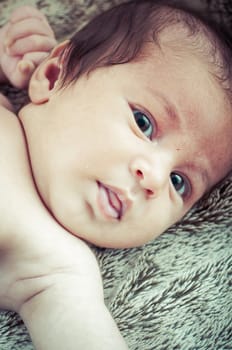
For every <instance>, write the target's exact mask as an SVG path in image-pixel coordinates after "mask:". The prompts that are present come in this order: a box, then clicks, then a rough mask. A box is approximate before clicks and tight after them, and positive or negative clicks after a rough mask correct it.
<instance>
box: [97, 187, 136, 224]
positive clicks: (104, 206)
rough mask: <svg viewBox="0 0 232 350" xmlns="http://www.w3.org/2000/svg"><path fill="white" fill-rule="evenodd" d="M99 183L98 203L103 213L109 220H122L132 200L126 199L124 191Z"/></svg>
mask: <svg viewBox="0 0 232 350" xmlns="http://www.w3.org/2000/svg"><path fill="white" fill-rule="evenodd" d="M97 183H98V188H99V196H98V203H99V207H100V209H101V211H103V213H104V215H105V216H107V217H109V218H113V219H117V220H122V218H123V217H124V216H125V213H126V212H127V211H128V209H129V208H130V206H131V204H132V202H131V200H129V199H128V198H127V197H126V195H125V192H124V191H123V190H121V189H119V188H116V187H113V186H110V185H105V184H103V183H101V182H97Z"/></svg>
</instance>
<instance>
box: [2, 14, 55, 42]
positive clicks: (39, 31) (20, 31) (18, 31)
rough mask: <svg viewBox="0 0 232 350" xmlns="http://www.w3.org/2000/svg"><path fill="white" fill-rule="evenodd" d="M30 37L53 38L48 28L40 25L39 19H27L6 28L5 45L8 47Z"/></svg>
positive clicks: (51, 31)
mask: <svg viewBox="0 0 232 350" xmlns="http://www.w3.org/2000/svg"><path fill="white" fill-rule="evenodd" d="M30 35H42V36H48V37H51V38H54V37H55V36H54V33H53V30H52V29H51V27H50V26H48V25H45V24H42V22H41V21H40V20H39V19H35V18H29V19H25V20H22V21H20V22H18V23H16V24H13V25H10V26H9V27H8V30H7V32H6V41H5V44H6V45H7V46H8V47H9V46H11V45H12V44H13V43H14V42H15V41H17V40H19V39H21V38H24V37H28V36H30Z"/></svg>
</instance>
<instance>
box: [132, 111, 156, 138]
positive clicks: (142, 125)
mask: <svg viewBox="0 0 232 350" xmlns="http://www.w3.org/2000/svg"><path fill="white" fill-rule="evenodd" d="M133 113H134V118H135V121H136V123H137V125H138V127H139V129H140V130H141V131H142V132H143V133H144V135H145V136H146V137H147V138H148V139H150V140H151V139H152V134H153V125H152V122H151V120H150V119H149V118H148V116H147V115H146V114H145V113H143V112H141V111H139V110H137V109H135V110H133Z"/></svg>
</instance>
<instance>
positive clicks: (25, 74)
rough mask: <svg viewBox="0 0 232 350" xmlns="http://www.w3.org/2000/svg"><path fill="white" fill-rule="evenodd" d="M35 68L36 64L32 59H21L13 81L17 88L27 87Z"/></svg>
mask: <svg viewBox="0 0 232 350" xmlns="http://www.w3.org/2000/svg"><path fill="white" fill-rule="evenodd" d="M34 70H35V65H34V63H33V62H32V61H29V60H21V61H19V63H18V65H17V67H16V70H15V72H14V77H13V80H12V83H13V85H14V86H15V87H17V88H25V87H26V86H27V85H28V82H29V80H30V78H31V76H32V74H33V72H34Z"/></svg>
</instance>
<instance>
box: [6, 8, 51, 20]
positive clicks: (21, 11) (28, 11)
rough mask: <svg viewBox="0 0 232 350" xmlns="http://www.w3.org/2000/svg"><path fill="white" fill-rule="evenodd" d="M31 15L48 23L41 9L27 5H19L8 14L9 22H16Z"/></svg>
mask: <svg viewBox="0 0 232 350" xmlns="http://www.w3.org/2000/svg"><path fill="white" fill-rule="evenodd" d="M31 17H34V18H38V19H40V20H41V21H42V22H46V23H48V22H47V19H46V16H45V15H44V14H43V13H42V12H41V11H39V10H38V9H37V8H35V7H33V6H29V5H27V6H20V7H19V8H16V9H15V10H14V12H13V13H12V14H11V16H10V21H11V23H17V22H19V21H22V20H24V19H27V18H31Z"/></svg>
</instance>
